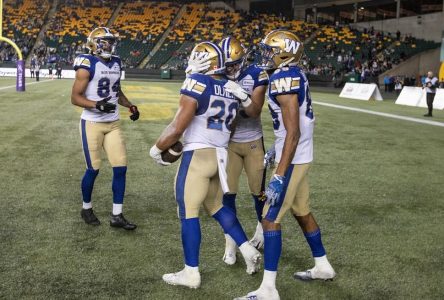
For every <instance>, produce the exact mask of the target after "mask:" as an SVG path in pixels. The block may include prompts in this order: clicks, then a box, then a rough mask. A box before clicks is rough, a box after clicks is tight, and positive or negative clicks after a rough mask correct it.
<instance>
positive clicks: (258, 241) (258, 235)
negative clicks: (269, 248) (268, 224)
mask: <svg viewBox="0 0 444 300" xmlns="http://www.w3.org/2000/svg"><path fill="white" fill-rule="evenodd" d="M249 243H250V245H251V246H253V247H254V248H256V249H258V250H259V249H262V248H264V230H263V229H262V224H261V223H260V222H258V223H257V226H256V232H255V233H254V235H253V237H252V238H251V240H250V241H249Z"/></svg>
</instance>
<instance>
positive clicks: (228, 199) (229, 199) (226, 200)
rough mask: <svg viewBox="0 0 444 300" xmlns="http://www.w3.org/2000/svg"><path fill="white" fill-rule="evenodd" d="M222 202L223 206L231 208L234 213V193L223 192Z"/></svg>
mask: <svg viewBox="0 0 444 300" xmlns="http://www.w3.org/2000/svg"><path fill="white" fill-rule="evenodd" d="M222 203H223V205H224V206H225V207H228V208H231V209H232V210H233V212H234V214H236V194H225V195H224V197H223V198H222Z"/></svg>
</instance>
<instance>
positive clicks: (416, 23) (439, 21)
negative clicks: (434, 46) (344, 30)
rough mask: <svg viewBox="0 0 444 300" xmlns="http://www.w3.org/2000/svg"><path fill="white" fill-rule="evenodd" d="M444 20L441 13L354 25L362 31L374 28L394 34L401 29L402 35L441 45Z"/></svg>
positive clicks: (443, 14)
mask: <svg viewBox="0 0 444 300" xmlns="http://www.w3.org/2000/svg"><path fill="white" fill-rule="evenodd" d="M443 20H444V12H439V13H433V14H426V15H420V16H414V17H405V18H399V19H388V20H383V21H371V22H358V23H354V24H353V25H354V26H355V27H357V28H360V29H361V28H370V27H372V26H373V27H374V28H375V30H380V31H385V32H393V33H394V32H396V31H398V29H399V30H400V31H401V32H402V34H411V35H412V36H414V37H416V38H419V39H424V40H428V41H434V42H438V43H439V42H441V37H442V32H443V31H444V22H443Z"/></svg>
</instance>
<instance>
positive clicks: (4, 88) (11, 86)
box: [0, 79, 53, 90]
mask: <svg viewBox="0 0 444 300" xmlns="http://www.w3.org/2000/svg"><path fill="white" fill-rule="evenodd" d="M47 81H53V80H52V79H47V80H40V81H35V82H31V83H26V82H25V88H26V87H27V86H28V85H31V84H36V83H42V82H47ZM15 86H16V85H15V84H14V85H8V86H4V87H0V90H6V89H10V88H13V87H15Z"/></svg>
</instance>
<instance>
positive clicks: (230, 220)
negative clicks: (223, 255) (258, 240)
mask: <svg viewBox="0 0 444 300" xmlns="http://www.w3.org/2000/svg"><path fill="white" fill-rule="evenodd" d="M213 218H215V219H216V220H217V222H219V224H220V226H222V229H223V230H224V232H225V233H228V234H229V235H230V236H231V237H232V238H233V240H234V241H235V242H236V245H238V246H240V245H242V244H243V243H245V242H246V241H247V236H246V234H245V232H244V230H243V229H242V226H241V224H240V223H239V220H238V219H237V217H236V215H235V214H234V213H233V211H232V210H231V209H229V208H227V207H225V206H223V207H222V208H221V209H219V210H218V211H217V213H215V214H214V215H213Z"/></svg>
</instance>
